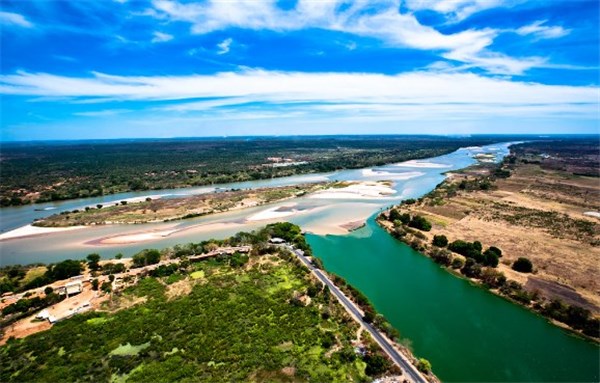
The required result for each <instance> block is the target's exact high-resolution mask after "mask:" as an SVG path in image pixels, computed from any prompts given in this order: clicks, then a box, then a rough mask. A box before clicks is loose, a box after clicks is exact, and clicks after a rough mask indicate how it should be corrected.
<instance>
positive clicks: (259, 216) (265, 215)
mask: <svg viewBox="0 0 600 383" xmlns="http://www.w3.org/2000/svg"><path fill="white" fill-rule="evenodd" d="M291 206H295V205H288V206H286V207H288V208H289V207H291ZM281 207H282V206H275V207H272V208H269V209H266V210H263V211H261V212H258V213H256V214H253V215H251V216H250V217H248V218H246V221H249V222H254V221H265V220H269V219H277V218H284V217H289V216H292V215H296V214H298V213H300V210H296V209H287V210H285V211H277V210H278V209H280V208H281Z"/></svg>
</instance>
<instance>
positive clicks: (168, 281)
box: [0, 223, 434, 382]
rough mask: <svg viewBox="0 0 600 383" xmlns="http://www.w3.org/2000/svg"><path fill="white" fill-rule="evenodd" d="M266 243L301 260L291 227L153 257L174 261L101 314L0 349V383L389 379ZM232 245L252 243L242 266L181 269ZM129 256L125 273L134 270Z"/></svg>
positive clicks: (344, 316) (298, 270) (234, 261)
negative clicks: (280, 241) (290, 247)
mask: <svg viewBox="0 0 600 383" xmlns="http://www.w3.org/2000/svg"><path fill="white" fill-rule="evenodd" d="M271 236H277V237H283V238H285V239H286V240H288V241H289V242H291V243H294V245H295V246H296V247H297V248H303V249H304V250H305V252H306V254H310V248H308V245H307V244H306V242H305V241H304V238H303V236H302V235H300V229H299V227H297V226H296V225H292V224H288V223H280V224H272V225H268V226H267V227H266V228H265V229H262V230H259V231H258V232H254V233H239V234H237V235H236V236H234V237H231V238H229V239H227V240H223V241H216V240H213V241H206V242H203V243H200V244H189V245H185V246H178V247H176V248H171V249H165V250H164V251H163V252H162V254H161V255H162V257H163V258H168V259H176V260H179V261H178V262H177V263H172V264H170V265H168V266H160V267H158V268H156V269H154V270H153V271H151V272H150V275H149V276H147V277H145V278H143V279H141V280H140V281H139V282H138V283H137V284H136V285H134V286H133V287H129V288H127V289H126V290H124V291H116V292H113V294H111V295H110V299H108V300H107V301H106V303H105V304H104V305H103V307H101V312H91V313H87V314H81V315H77V316H75V317H73V318H71V319H67V320H64V321H62V322H60V323H58V324H57V325H55V326H53V327H52V328H51V329H50V330H48V331H45V332H42V333H38V334H35V335H31V336H29V337H27V338H24V339H19V340H14V339H13V340H9V341H8V343H7V344H6V345H5V346H3V347H1V348H0V355H2V358H0V366H1V368H0V371H1V372H0V380H2V381H64V380H66V381H75V380H81V379H84V380H87V379H93V380H96V381H98V380H106V381H109V380H110V381H131V382H135V381H189V380H190V379H192V380H202V381H308V380H310V381H343V382H346V381H370V380H372V379H373V377H377V376H382V375H389V374H398V373H399V371H398V370H397V369H396V368H395V367H393V366H392V364H391V363H390V362H389V360H388V359H387V358H386V357H385V356H384V354H383V353H382V351H381V350H380V348H379V346H377V345H376V343H374V341H373V340H372V339H371V338H370V337H369V336H368V334H367V333H366V332H362V331H359V326H358V324H357V323H356V322H354V321H353V320H352V319H351V317H350V316H349V315H348V313H347V312H346V311H345V310H344V309H343V308H342V307H341V306H340V305H339V304H338V303H337V302H336V301H335V299H334V298H333V297H332V296H331V294H330V293H329V290H328V289H327V288H324V287H323V286H322V285H321V284H320V283H318V282H317V281H316V279H315V278H314V276H313V275H312V274H310V273H309V272H308V269H307V268H306V267H304V266H302V265H301V264H300V261H299V260H298V259H297V258H296V257H294V256H293V255H292V254H291V253H289V251H287V250H286V249H284V248H282V247H274V246H270V245H268V244H267V239H268V238H269V237H271ZM242 243H251V244H252V247H253V249H252V251H251V253H250V255H249V256H248V255H243V254H238V253H235V254H233V255H230V256H217V257H215V258H211V259H204V260H202V261H200V262H190V260H188V256H189V257H190V258H189V259H191V255H192V254H195V253H196V252H198V251H200V252H202V251H204V250H208V249H214V248H215V247H218V246H239V245H240V244H242ZM146 253H149V252H145V253H144V254H146ZM142 256H143V254H142V255H140V257H142ZM140 257H137V258H135V257H134V260H133V261H134V264H140V265H141V264H145V261H144V260H146V258H145V257H144V260H142V258H140ZM136 259H137V261H136ZM156 260H157V259H154V261H156ZM90 262H91V261H90ZM97 267H98V265H97V264H95V268H97ZM344 286H346V287H345V289H346V290H347V291H350V292H351V293H352V294H351V296H354V297H355V299H359V300H361V302H362V305H363V306H364V307H366V305H368V302H367V301H363V299H365V298H364V296H362V295H361V294H360V293H359V292H358V291H356V290H353V289H351V288H350V287H349V286H347V285H345V284H344ZM102 290H104V291H106V292H107V293H109V292H110V290H111V287H110V286H109V285H105V284H103V285H102ZM107 297H108V296H107ZM356 297H359V298H356ZM131 302H137V304H134V305H133V306H131ZM377 321H378V322H379V323H380V324H381V325H382V326H385V324H386V323H387V322H385V320H384V319H383V318H380V317H378V319H377ZM388 326H389V325H388ZM386 329H387V331H388V332H390V333H393V332H392V329H389V328H386ZM357 345H362V347H363V348H361V349H360V351H359V352H357V350H356V349H355V347H356V346H357ZM420 367H421V369H423V370H427V369H428V367H429V365H428V364H427V363H426V362H425V361H422V362H421V364H420ZM430 376H431V375H430ZM432 379H434V378H432Z"/></svg>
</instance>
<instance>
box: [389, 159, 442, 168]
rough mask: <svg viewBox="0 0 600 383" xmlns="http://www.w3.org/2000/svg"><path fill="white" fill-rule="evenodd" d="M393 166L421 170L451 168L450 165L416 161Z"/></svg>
mask: <svg viewBox="0 0 600 383" xmlns="http://www.w3.org/2000/svg"><path fill="white" fill-rule="evenodd" d="M393 166H398V167H404V168H423V169H442V168H449V167H452V165H446V164H438V163H435V162H419V161H416V160H411V161H406V162H401V163H399V164H394V165H393Z"/></svg>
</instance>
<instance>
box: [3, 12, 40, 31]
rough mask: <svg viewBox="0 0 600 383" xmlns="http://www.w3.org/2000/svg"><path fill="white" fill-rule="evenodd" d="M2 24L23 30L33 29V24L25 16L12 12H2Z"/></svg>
mask: <svg viewBox="0 0 600 383" xmlns="http://www.w3.org/2000/svg"><path fill="white" fill-rule="evenodd" d="M0 24H2V25H14V26H17V27H23V28H33V24H32V23H31V22H30V21H29V20H27V19H26V18H25V16H23V15H20V14H18V13H12V12H2V11H0Z"/></svg>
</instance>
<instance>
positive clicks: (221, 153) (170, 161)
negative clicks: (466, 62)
mask: <svg viewBox="0 0 600 383" xmlns="http://www.w3.org/2000/svg"><path fill="white" fill-rule="evenodd" d="M508 139H510V137H503V136H474V137H444V136H335V137H333V136H322V137H284V138H277V137H240V138H210V139H208V138H206V139H172V140H134V141H132V140H108V141H82V142H78V141H70V142H31V143H7V144H3V147H2V154H1V156H0V164H1V165H2V166H1V176H2V184H1V185H0V205H1V206H18V205H23V204H28V203H36V202H37V203H41V202H49V201H59V200H67V199H74V198H85V197H95V196H102V195H109V194H114V193H119V192H126V191H138V190H158V189H165V188H175V187H187V186H201V185H210V184H218V183H227V182H236V181H248V180H257V179H266V178H272V177H283V176H291V175H295V174H302V173H315V172H328V171H334V170H339V169H348V168H361V167H367V166H375V165H383V164H386V163H393V162H400V161H406V160H410V159H418V158H426V157H431V156H437V155H441V154H445V153H449V152H452V151H454V150H456V149H458V148H459V147H463V146H471V145H484V144H490V143H493V142H499V141H506V140H508Z"/></svg>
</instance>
